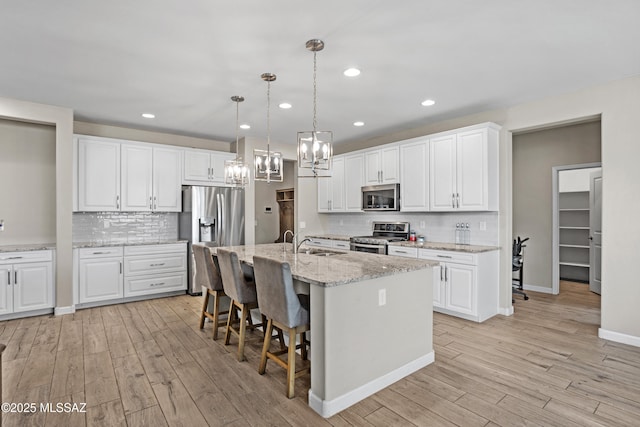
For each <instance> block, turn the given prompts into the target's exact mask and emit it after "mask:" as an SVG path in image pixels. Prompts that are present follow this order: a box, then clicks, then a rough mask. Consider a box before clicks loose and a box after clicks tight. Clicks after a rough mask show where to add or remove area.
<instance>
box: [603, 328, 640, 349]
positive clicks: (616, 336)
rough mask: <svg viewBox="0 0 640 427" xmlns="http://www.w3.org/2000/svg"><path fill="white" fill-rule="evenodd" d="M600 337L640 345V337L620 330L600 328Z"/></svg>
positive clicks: (635, 345)
mask: <svg viewBox="0 0 640 427" xmlns="http://www.w3.org/2000/svg"><path fill="white" fill-rule="evenodd" d="M598 337H600V338H602V339H604V340H609V341H615V342H619V343H622V344H629V345H632V346H634V347H640V337H635V336H633V335H627V334H621V333H620V332H613V331H608V330H606V329H602V328H598Z"/></svg>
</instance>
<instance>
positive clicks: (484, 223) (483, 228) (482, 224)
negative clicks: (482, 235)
mask: <svg viewBox="0 0 640 427" xmlns="http://www.w3.org/2000/svg"><path fill="white" fill-rule="evenodd" d="M480 231H487V221H480Z"/></svg>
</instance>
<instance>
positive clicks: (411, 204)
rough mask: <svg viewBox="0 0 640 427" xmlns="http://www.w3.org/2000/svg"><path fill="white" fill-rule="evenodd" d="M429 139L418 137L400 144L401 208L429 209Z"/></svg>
mask: <svg viewBox="0 0 640 427" xmlns="http://www.w3.org/2000/svg"><path fill="white" fill-rule="evenodd" d="M428 165H429V139H428V138H426V137H421V138H416V139H412V140H409V141H405V142H403V143H401V144H400V210H401V211H404V212H412V211H413V212H425V211H428V210H429V167H428Z"/></svg>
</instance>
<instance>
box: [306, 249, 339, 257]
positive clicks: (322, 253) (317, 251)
mask: <svg viewBox="0 0 640 427" xmlns="http://www.w3.org/2000/svg"><path fill="white" fill-rule="evenodd" d="M298 253H300V254H306V255H315V256H332V255H340V254H341V253H342V252H334V251H327V250H324V249H303V250H301V251H298Z"/></svg>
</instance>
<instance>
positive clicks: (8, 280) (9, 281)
mask: <svg viewBox="0 0 640 427" xmlns="http://www.w3.org/2000/svg"><path fill="white" fill-rule="evenodd" d="M7 285H9V286H11V272H10V271H7Z"/></svg>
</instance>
